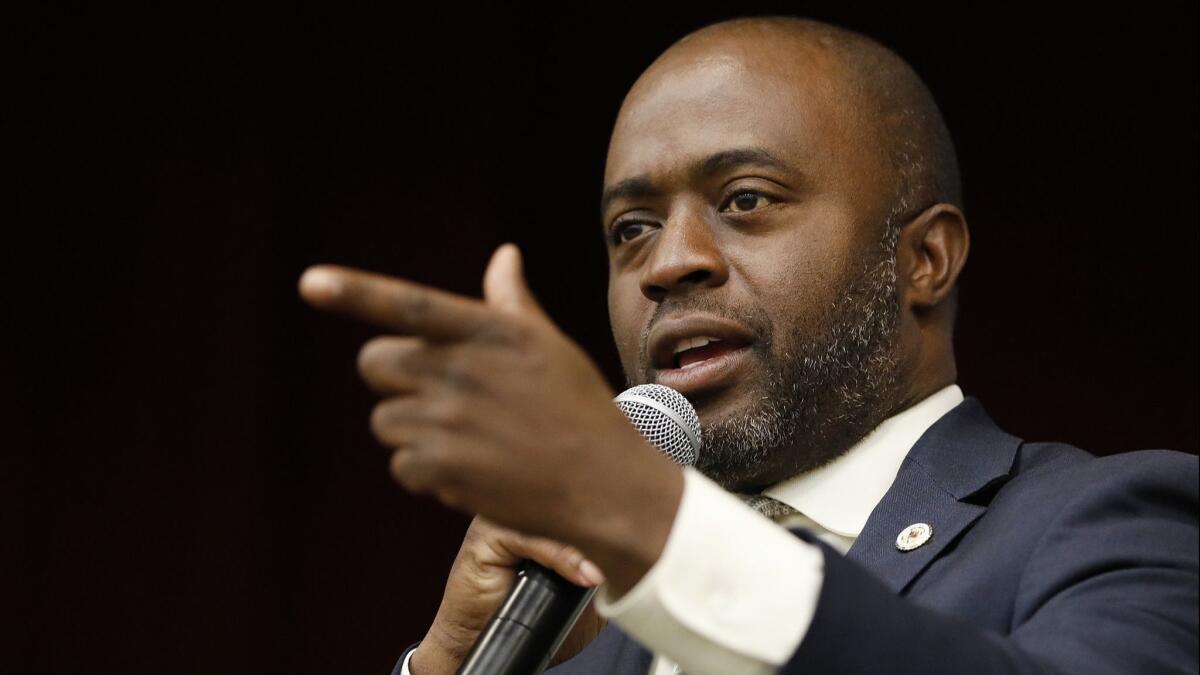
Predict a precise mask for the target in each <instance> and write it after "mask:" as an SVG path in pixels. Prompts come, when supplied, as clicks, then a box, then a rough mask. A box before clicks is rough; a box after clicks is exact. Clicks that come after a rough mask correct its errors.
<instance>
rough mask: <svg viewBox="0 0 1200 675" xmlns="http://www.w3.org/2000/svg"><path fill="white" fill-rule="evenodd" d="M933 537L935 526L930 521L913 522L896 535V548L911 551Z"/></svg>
mask: <svg viewBox="0 0 1200 675" xmlns="http://www.w3.org/2000/svg"><path fill="white" fill-rule="evenodd" d="M931 537H933V526H932V525H930V524H929V523H913V524H912V525H909V526H908V527H906V528H904V529H903V530H901V531H900V536H898V537H896V548H898V549H900V550H901V551H905V552H908V551H911V550H913V549H915V548H920V547H921V546H924V545H925V542H927V541H929V539H930V538H931Z"/></svg>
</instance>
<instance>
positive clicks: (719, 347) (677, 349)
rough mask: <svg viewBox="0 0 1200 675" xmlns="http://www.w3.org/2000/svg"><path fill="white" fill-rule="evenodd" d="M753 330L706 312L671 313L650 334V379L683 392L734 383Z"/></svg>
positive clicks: (744, 368)
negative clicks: (705, 313) (698, 313)
mask: <svg viewBox="0 0 1200 675" xmlns="http://www.w3.org/2000/svg"><path fill="white" fill-rule="evenodd" d="M753 342H754V333H752V332H751V331H750V330H749V329H748V328H746V327H745V326H743V325H741V324H740V323H737V322H733V321H730V320H728V319H724V318H722V317H714V316H708V315H685V316H673V317H668V318H666V319H663V320H661V321H659V322H658V323H657V324H655V326H654V328H653V329H652V330H651V333H650V341H649V348H650V353H649V357H650V361H651V365H652V367H653V368H654V381H655V382H657V383H659V384H663V385H666V386H668V387H671V388H673V389H676V390H678V391H680V392H681V393H683V394H685V395H687V394H692V393H700V392H702V391H705V390H713V389H718V388H722V387H727V386H731V385H733V384H735V383H736V382H737V381H738V380H739V379H741V378H742V377H743V376H745V375H746V374H747V373H748V368H749V365H750V363H751V355H750V352H751V350H750V349H748V347H749V346H750V345H751V344H753Z"/></svg>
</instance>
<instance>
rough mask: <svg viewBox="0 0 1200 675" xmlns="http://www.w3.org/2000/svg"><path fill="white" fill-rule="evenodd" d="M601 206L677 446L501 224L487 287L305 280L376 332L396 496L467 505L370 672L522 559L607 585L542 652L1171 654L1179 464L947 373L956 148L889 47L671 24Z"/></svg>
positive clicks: (1182, 625) (442, 662)
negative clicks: (420, 600)
mask: <svg viewBox="0 0 1200 675" xmlns="http://www.w3.org/2000/svg"><path fill="white" fill-rule="evenodd" d="M602 201H603V204H602V211H603V214H602V215H603V220H604V226H605V231H606V236H607V237H608V240H609V244H608V251H609V260H610V277H609V279H610V281H609V309H610V316H611V319H612V324H613V332H614V336H615V338H616V341H617V346H618V348H619V351H620V355H621V358H622V363H623V366H624V369H625V371H626V374H627V376H628V378H629V380H630V381H631V382H633V383H640V382H650V381H653V382H660V383H663V384H667V385H668V386H672V387H674V388H676V389H678V390H679V391H681V392H682V393H684V394H685V395H687V396H688V397H689V399H691V400H692V401H693V403H694V404H695V405H696V408H697V410H698V412H699V414H700V417H701V421H702V425H703V428H704V433H705V447H704V450H703V452H702V454H701V459H700V461H699V465H698V470H697V469H686V470H681V469H680V468H678V467H676V466H674V465H672V464H670V463H669V462H667V461H666V460H665V459H663V458H661V457H659V456H657V454H656V453H655V452H653V451H652V450H651V449H650V448H649V447H648V446H647V445H646V443H645V442H644V441H642V440H641V439H640V438H638V436H637V433H636V431H634V430H633V429H632V428H631V427H630V426H629V425H628V424H627V423H625V421H624V420H623V418H622V417H621V416H620V414H619V413H617V412H616V411H615V409H614V408H613V407H612V405H611V403H610V402H609V400H610V399H611V397H612V392H610V391H609V390H608V389H607V387H606V386H605V384H604V382H603V379H602V378H601V377H600V375H599V374H598V373H597V372H596V370H595V368H594V367H593V366H592V364H591V363H590V361H589V360H588V359H587V358H586V357H585V356H584V355H583V354H581V353H580V351H579V350H578V348H576V347H575V346H574V345H573V344H572V343H570V341H568V340H567V339H566V338H564V337H563V336H562V335H561V334H560V333H559V332H558V331H557V330H556V329H555V328H554V326H553V324H552V323H551V322H550V320H549V319H548V318H547V317H546V316H545V315H544V314H542V313H541V311H540V309H539V308H538V307H537V304H536V302H535V301H534V299H533V297H532V295H530V293H529V292H528V290H527V289H526V288H525V286H524V284H523V281H522V279H521V273H520V259H519V256H518V254H517V252H516V251H515V249H514V248H512V247H503V248H502V249H501V250H500V251H498V252H497V254H496V255H495V257H494V258H493V260H492V262H491V264H490V265H489V267H488V270H487V273H486V275H485V280H484V295H485V299H484V300H483V301H482V302H479V301H475V300H471V299H467V298H462V297H457V296H452V295H449V294H445V293H441V292H439V291H435V290H432V289H427V288H422V287H419V286H416V285H414V284H410V283H407V282H402V281H399V280H390V279H385V278H382V277H377V276H373V275H370V274H367V273H363V272H357V271H353V270H344V269H338V268H330V267H321V268H315V269H313V270H310V271H309V272H308V273H306V275H305V277H304V278H303V279H302V281H301V291H302V293H303V294H304V296H305V297H306V298H307V299H308V300H309V301H310V302H312V303H314V304H316V305H317V306H320V307H323V308H327V309H332V310H336V311H341V312H345V313H349V314H351V315H353V316H356V317H360V318H363V319H366V320H368V321H373V322H375V323H378V324H380V325H382V326H384V327H387V328H390V329H392V330H393V331H394V332H396V333H398V335H395V336H388V337H383V338H378V339H376V340H373V341H372V342H370V343H368V344H367V345H366V346H365V347H364V348H363V350H362V352H361V353H360V368H361V371H362V373H363V376H364V378H365V379H366V381H367V382H368V384H369V385H370V386H371V387H372V388H374V389H375V390H376V391H378V392H379V393H380V394H381V395H382V396H384V397H385V399H384V400H383V401H382V402H381V403H380V404H379V406H377V407H376V409H375V411H374V413H373V415H372V428H373V430H374V431H375V434H376V435H377V437H378V438H379V439H380V441H381V442H383V443H384V444H385V445H387V446H388V447H390V448H394V449H395V451H394V452H393V454H392V460H391V468H392V471H393V474H394V475H395V477H396V478H397V480H398V481H400V482H401V483H402V484H403V485H404V486H405V487H406V488H408V489H409V490H412V491H414V492H419V493H428V494H432V495H435V496H436V497H437V498H439V499H440V500H442V501H443V502H444V503H446V504H448V505H450V506H452V507H455V508H460V509H463V510H465V511H468V512H471V513H477V514H479V518H477V519H476V521H475V523H474V524H473V525H472V527H471V529H470V531H469V532H468V533H467V537H466V540H465V541H464V544H463V548H462V550H461V552H460V554H459V557H458V559H457V560H456V562H455V564H454V567H453V569H452V570H451V575H450V579H449V581H448V583H447V587H446V592H445V596H444V598H443V603H442V606H441V607H440V609H439V611H438V614H437V616H436V617H435V619H434V622H433V624H432V626H431V628H430V630H429V633H428V634H427V636H426V638H425V639H424V640H423V641H422V642H421V643H420V645H419V646H418V648H417V649H416V650H415V651H414V650H410V652H408V653H407V654H405V656H404V658H403V659H402V662H401V663H400V664H398V665H397V669H398V671H400V672H405V671H407V672H411V673H414V674H416V675H422V674H424V673H440V672H453V671H454V669H455V668H456V667H457V665H458V663H459V662H460V661H461V659H462V657H463V655H464V654H465V652H466V650H468V649H469V648H470V646H471V644H472V643H473V641H474V638H475V637H476V636H477V634H478V632H479V630H480V629H481V628H482V626H483V625H484V623H485V622H486V620H487V618H488V616H490V614H491V613H492V611H494V609H495V608H496V606H497V604H498V603H499V601H500V598H502V597H503V595H504V593H505V592H506V591H507V588H508V586H509V584H510V583H511V580H512V570H513V568H514V567H515V566H516V564H517V563H518V562H519V561H520V560H521V559H523V558H532V559H535V560H538V561H539V562H542V563H543V564H546V565H548V566H550V567H553V568H554V569H556V570H558V571H559V572H560V573H562V574H563V575H564V576H567V577H568V578H570V579H572V580H574V581H576V582H577V583H580V584H582V585H597V584H600V585H601V587H600V591H599V593H598V595H597V606H598V608H599V611H600V613H601V614H603V615H604V616H606V617H608V618H609V619H610V624H609V625H607V626H604V622H603V621H602V620H601V619H600V618H599V617H598V616H597V615H596V614H589V615H587V616H586V617H585V619H584V620H583V621H582V622H581V624H580V626H578V627H577V629H576V631H575V632H574V634H573V636H572V639H571V640H570V641H569V643H568V645H567V646H566V647H565V648H564V650H563V651H564V655H565V656H570V655H572V654H575V653H576V652H578V656H576V657H575V658H573V659H571V660H569V661H567V662H566V663H564V664H563V665H561V666H560V669H561V670H560V672H562V673H608V672H614V673H628V674H629V675H635V674H636V675H643V674H644V673H665V672H672V670H674V669H675V667H676V666H681V667H682V669H683V670H684V671H685V672H687V673H690V674H692V675H698V674H700V673H767V672H775V671H777V670H779V671H781V672H795V673H801V672H803V673H812V672H822V673H867V672H872V673H876V672H900V673H931V672H952V673H958V672H1080V673H1085V672H1086V673H1104V672H1113V673H1132V672H1138V673H1141V672H1195V671H1196V669H1197V665H1196V659H1197V647H1196V641H1197V627H1196V606H1197V561H1196V551H1197V525H1196V509H1197V494H1196V492H1197V489H1196V482H1197V462H1196V459H1195V458H1192V457H1187V456H1184V455H1180V454H1177V453H1169V452H1144V453H1131V454H1128V455H1123V456H1114V457H1110V458H1104V459H1096V458H1092V457H1090V456H1089V455H1086V454H1085V453H1083V452H1082V451H1079V450H1076V449H1073V448H1069V447H1066V446H1061V445H1047V444H1030V443H1024V442H1022V441H1021V440H1019V439H1016V438H1014V437H1012V436H1009V435H1008V434H1005V433H1004V432H1002V431H1000V430H999V429H997V428H996V427H995V426H994V424H992V422H991V421H990V420H989V419H988V418H987V416H986V414H985V413H984V412H983V409H982V407H981V406H980V405H979V403H978V402H976V401H974V400H971V399H967V400H964V399H963V396H962V393H961V391H959V389H958V388H957V387H956V386H955V385H954V382H955V380H956V371H955V363H954V356H953V350H952V341H951V334H952V327H953V317H954V303H955V291H954V288H955V282H956V280H957V278H958V274H959V272H960V270H961V269H962V266H963V264H964V262H965V260H966V256H967V250H968V232H967V225H966V220H965V217H964V215H963V212H962V205H961V195H960V188H959V180H958V171H957V166H956V162H955V158H954V153H953V149H952V146H951V143H950V140H949V135H948V133H947V131H946V129H945V126H944V124H943V122H942V120H941V117H940V114H939V113H938V111H937V108H936V106H935V105H934V103H933V101H932V98H931V97H930V95H929V93H928V92H927V91H926V89H925V87H924V86H923V85H922V84H921V82H920V80H919V79H918V78H917V77H916V75H915V74H913V73H912V71H911V70H910V69H909V68H908V66H907V65H906V64H904V63H903V61H901V60H900V59H899V58H898V57H896V56H895V55H894V54H892V53H891V52H889V51H887V50H886V49H884V48H882V47H881V46H879V45H877V44H875V43H874V42H872V41H870V40H867V39H865V38H863V37H861V36H858V35H856V34H853V33H850V32H848V31H844V30H841V29H837V28H833V27H830V26H826V25H822V24H819V23H816V22H809V21H802V20H797V19H753V20H740V21H733V22H726V23H723V24H718V25H715V26H711V27H709V28H706V29H704V30H701V31H698V32H697V33H695V34H693V35H690V36H688V37H687V38H685V39H684V40H681V41H680V42H679V43H677V44H675V45H674V46H672V47H671V48H670V49H669V50H668V51H667V52H666V53H664V54H663V55H662V56H661V57H660V58H659V59H658V60H657V61H656V62H655V63H654V64H653V65H652V66H651V67H650V68H649V69H648V70H647V71H646V72H645V73H644V74H643V75H642V77H641V78H640V79H639V80H638V82H637V83H636V84H635V85H634V87H633V89H632V90H631V91H630V93H629V95H628V97H627V98H626V100H625V102H624V104H623V106H622V109H621V112H620V114H619V116H618V119H617V123H616V127H615V129H614V132H613V137H612V141H611V145H610V148H609V156H608V163H607V168H606V172H605V190H604V195H603V199H602ZM721 488H724V490H722V489H721ZM726 491H730V492H737V493H742V494H743V495H745V498H746V499H749V500H750V501H752V502H755V503H756V505H758V506H761V505H763V504H766V505H767V506H766V507H765V508H763V509H762V510H763V511H764V512H770V513H771V514H772V515H774V516H776V517H777V518H778V519H779V520H780V521H781V522H782V523H783V524H785V525H787V526H788V527H792V528H794V529H792V531H791V532H790V533H789V531H788V530H785V529H783V528H780V527H778V526H777V525H775V524H773V523H771V522H770V521H768V520H767V519H764V518H762V517H761V515H759V514H757V513H755V512H754V511H752V510H751V508H750V507H749V506H747V505H746V504H744V503H743V501H742V499H740V498H737V497H734V496H732V495H730V494H728V492H726ZM756 493H762V494H763V495H765V497H757V498H755V497H751V496H750V495H754V494H756ZM766 497H769V498H770V499H767V498H766ZM484 519H486V520H484ZM493 523H495V524H493ZM518 533H525V534H518ZM556 542H562V543H556ZM613 624H615V625H613ZM585 645H586V647H585ZM581 649H582V651H580V650H581Z"/></svg>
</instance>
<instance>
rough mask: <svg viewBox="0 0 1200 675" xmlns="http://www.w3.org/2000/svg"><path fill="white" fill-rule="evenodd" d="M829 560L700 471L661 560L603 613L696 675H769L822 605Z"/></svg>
mask: <svg viewBox="0 0 1200 675" xmlns="http://www.w3.org/2000/svg"><path fill="white" fill-rule="evenodd" d="M823 578H824V556H823V554H822V553H821V550H820V549H819V548H817V547H815V546H813V545H811V544H808V543H806V542H804V541H801V540H800V539H797V538H796V537H795V536H793V535H792V534H790V533H789V532H787V531H786V530H784V529H783V528H781V527H779V526H778V525H776V524H775V523H773V522H771V521H770V520H768V519H766V518H764V517H763V516H761V515H759V514H758V513H756V512H755V511H753V510H752V509H750V507H748V506H746V505H745V504H743V503H742V501H741V500H740V499H738V498H737V497H734V496H733V495H731V494H729V493H727V492H725V491H724V490H723V489H721V488H720V487H719V486H718V485H717V484H716V483H714V482H712V481H711V480H709V479H708V478H705V477H704V476H703V475H701V474H700V472H698V471H696V470H695V469H693V468H688V469H685V471H684V490H683V499H682V501H681V502H680V506H679V512H678V513H677V514H676V516H675V522H674V523H673V524H672V526H671V533H670V535H669V536H668V537H667V543H666V546H665V547H664V548H663V552H662V556H660V557H659V559H658V562H656V563H655V564H654V566H653V567H651V568H650V571H649V572H647V573H646V575H645V576H643V577H642V579H641V580H640V581H639V582H638V583H637V584H636V585H635V586H634V587H633V588H632V589H630V590H629V592H628V593H626V594H625V596H624V597H622V598H620V599H614V598H610V597H609V595H608V586H607V585H602V586H601V587H600V590H599V592H598V593H597V594H596V603H595V606H596V610H597V611H598V612H599V613H600V615H601V616H604V617H607V618H608V619H611V620H612V621H614V622H615V623H616V624H617V625H619V626H620V627H621V628H622V629H623V630H625V632H627V633H629V634H630V635H632V636H633V637H635V638H636V639H637V640H638V641H640V642H641V643H642V644H643V645H645V646H646V647H648V648H650V649H652V650H654V651H655V652H657V653H660V654H663V655H665V656H667V657H668V658H670V659H671V660H673V661H675V662H676V663H678V664H679V665H680V666H681V667H682V668H683V670H684V671H685V672H687V673H688V675H706V674H708V673H713V674H717V673H721V674H732V673H738V674H742V673H747V674H748V673H769V672H774V670H775V668H776V667H778V666H782V665H783V664H784V663H786V662H787V660H788V658H789V657H791V655H792V653H793V652H795V650H796V648H797V647H798V646H799V645H800V641H801V640H803V639H804V634H805V633H806V632H807V631H808V626H809V624H810V623H811V622H812V617H813V614H814V612H815V611H816V606H817V599H818V597H819V595H820V591H821V582H822V580H823Z"/></svg>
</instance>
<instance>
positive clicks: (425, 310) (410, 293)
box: [397, 289, 432, 325]
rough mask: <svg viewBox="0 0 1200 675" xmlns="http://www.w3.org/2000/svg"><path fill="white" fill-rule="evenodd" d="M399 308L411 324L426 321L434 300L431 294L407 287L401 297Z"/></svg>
mask: <svg viewBox="0 0 1200 675" xmlns="http://www.w3.org/2000/svg"><path fill="white" fill-rule="evenodd" d="M397 304H398V305H399V307H398V309H399V311H400V314H401V316H403V317H404V320H405V321H406V322H407V323H409V324H410V325H419V324H423V323H425V321H426V319H427V318H428V317H429V313H430V308H431V305H432V300H431V299H430V297H429V295H428V294H426V293H423V292H420V291H417V290H415V289H407V290H405V291H404V293H403V294H402V295H401V296H400V297H399V299H398V303H397Z"/></svg>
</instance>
